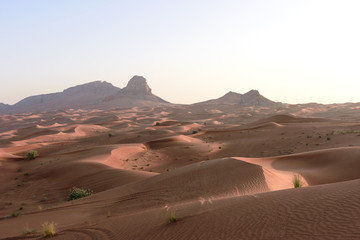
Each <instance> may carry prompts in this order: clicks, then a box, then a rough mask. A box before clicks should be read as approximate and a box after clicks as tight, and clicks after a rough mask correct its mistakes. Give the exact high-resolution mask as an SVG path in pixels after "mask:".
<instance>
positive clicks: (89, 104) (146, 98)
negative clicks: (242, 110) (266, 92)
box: [0, 76, 281, 114]
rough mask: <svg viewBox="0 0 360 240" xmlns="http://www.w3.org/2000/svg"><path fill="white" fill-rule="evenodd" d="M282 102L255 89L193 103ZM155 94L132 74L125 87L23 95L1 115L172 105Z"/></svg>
mask: <svg viewBox="0 0 360 240" xmlns="http://www.w3.org/2000/svg"><path fill="white" fill-rule="evenodd" d="M279 104H281V103H276V102H273V101H271V100H269V99H267V98H265V97H264V96H262V95H260V93H259V92H258V91H257V90H251V91H249V92H247V93H245V94H239V93H235V92H228V93H227V94H225V95H224V96H222V97H220V98H218V99H212V100H208V101H205V102H200V103H195V104H192V105H191V106H202V105H234V106H263V107H274V106H278V105H279ZM172 105H174V104H172V103H169V102H167V101H165V100H163V99H162V98H160V97H158V96H156V95H154V94H153V93H152V91H151V88H150V87H149V85H148V84H147V81H146V79H145V78H144V77H142V76H134V77H132V78H131V79H130V80H129V82H128V84H127V86H126V87H124V88H122V89H121V88H118V87H115V86H113V85H112V84H111V83H108V82H105V81H94V82H90V83H86V84H82V85H78V86H75V87H70V88H68V89H65V90H64V91H62V92H57V93H50V94H41V95H36V96H31V97H27V98H24V99H23V100H21V101H19V102H18V103H16V104H14V105H7V104H0V113H1V114H16V113H26V112H43V111H51V110H66V109H102V110H108V109H126V108H132V107H160V106H172Z"/></svg>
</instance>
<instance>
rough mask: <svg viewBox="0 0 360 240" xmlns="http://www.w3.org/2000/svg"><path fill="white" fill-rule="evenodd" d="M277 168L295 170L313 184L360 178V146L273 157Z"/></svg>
mask: <svg viewBox="0 0 360 240" xmlns="http://www.w3.org/2000/svg"><path fill="white" fill-rule="evenodd" d="M272 166H273V167H274V168H275V169H279V170H286V171H294V172H298V173H300V174H301V175H303V176H304V178H305V179H306V181H307V182H308V183H309V184H311V185H317V184H324V183H333V182H340V181H348V180H353V179H358V178H360V171H359V169H360V147H344V148H334V149H326V150H319V151H313V152H307V153H300V154H293V155H288V156H281V157H275V158H273V163H272Z"/></svg>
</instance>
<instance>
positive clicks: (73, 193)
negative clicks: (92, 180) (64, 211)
mask: <svg viewBox="0 0 360 240" xmlns="http://www.w3.org/2000/svg"><path fill="white" fill-rule="evenodd" d="M91 194H93V191H91V190H90V189H83V188H78V187H73V188H71V189H70V191H69V196H68V198H67V200H68V201H71V200H75V199H79V198H83V197H87V196H90V195H91Z"/></svg>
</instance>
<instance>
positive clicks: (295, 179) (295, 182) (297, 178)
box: [293, 174, 302, 188]
mask: <svg viewBox="0 0 360 240" xmlns="http://www.w3.org/2000/svg"><path fill="white" fill-rule="evenodd" d="M293 185H294V188H299V187H302V182H301V177H300V175H299V174H294V176H293Z"/></svg>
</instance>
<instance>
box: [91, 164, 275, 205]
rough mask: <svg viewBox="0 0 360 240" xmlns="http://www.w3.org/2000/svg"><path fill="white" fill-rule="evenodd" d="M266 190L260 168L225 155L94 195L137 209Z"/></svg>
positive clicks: (202, 200)
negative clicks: (224, 156) (223, 157)
mask: <svg viewBox="0 0 360 240" xmlns="http://www.w3.org/2000/svg"><path fill="white" fill-rule="evenodd" d="M266 191H269V188H268V186H267V183H266V180H265V177H264V173H263V169H262V167H260V166H258V165H255V164H250V163H246V162H243V161H239V160H236V159H232V158H225V159H215V160H209V161H205V162H200V163H194V164H191V165H187V166H185V167H181V168H177V169H174V170H171V171H170V172H165V173H162V174H158V175H156V176H152V177H151V178H147V179H146V180H142V181H138V182H134V183H131V184H129V185H126V186H124V187H120V188H117V189H112V190H109V191H107V192H104V193H101V194H100V195H99V196H98V198H99V199H104V200H105V199H112V201H113V202H122V203H126V204H127V205H126V206H121V205H119V207H123V208H125V207H126V209H127V211H128V210H129V209H131V208H132V207H134V209H133V210H137V211H139V210H140V209H141V208H149V207H154V206H158V207H164V206H166V205H170V204H175V203H183V202H188V201H190V202H200V203H201V204H204V203H205V202H211V201H212V200H214V199H218V198H224V197H225V198H226V197H234V196H243V195H247V194H254V193H259V192H266ZM135 196H136V197H135Z"/></svg>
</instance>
